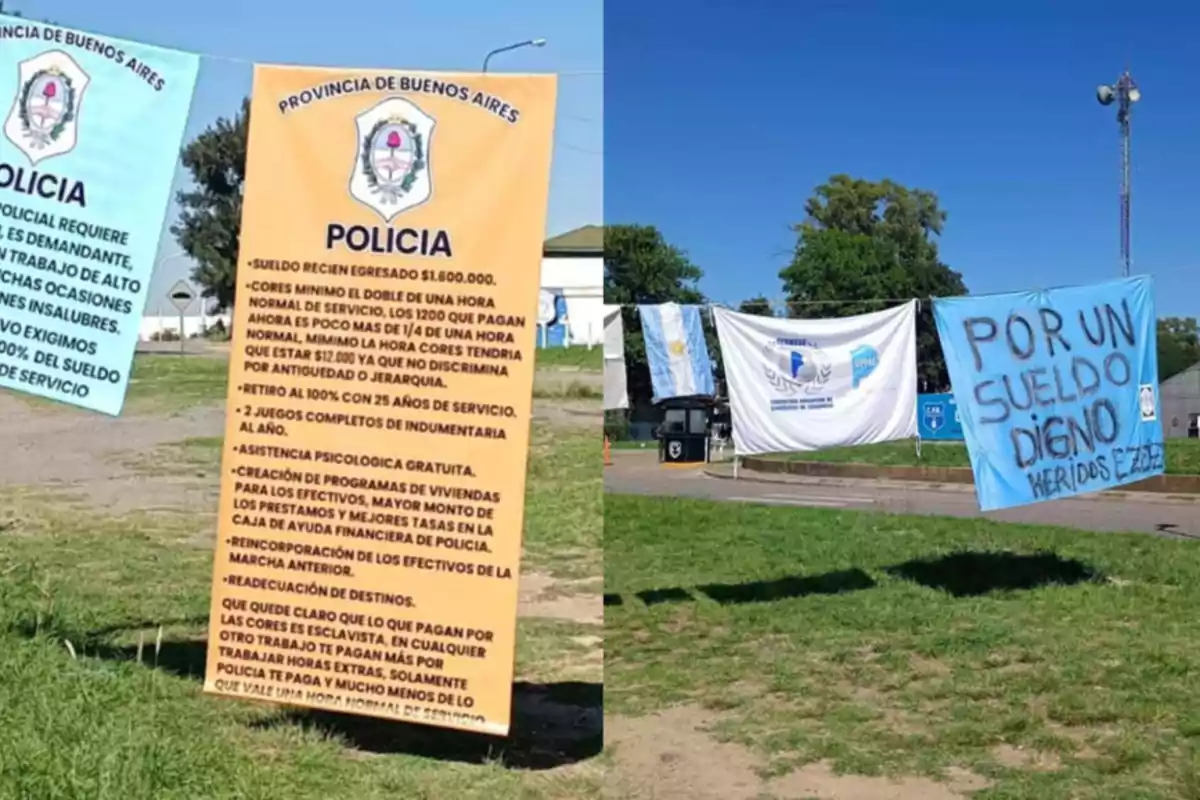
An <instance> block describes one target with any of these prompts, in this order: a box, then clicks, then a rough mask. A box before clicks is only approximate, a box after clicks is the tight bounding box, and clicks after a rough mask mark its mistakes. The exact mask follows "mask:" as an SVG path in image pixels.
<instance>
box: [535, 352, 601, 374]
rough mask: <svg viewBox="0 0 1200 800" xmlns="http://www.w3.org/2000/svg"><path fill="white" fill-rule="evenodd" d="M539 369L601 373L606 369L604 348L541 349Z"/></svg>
mask: <svg viewBox="0 0 1200 800" xmlns="http://www.w3.org/2000/svg"><path fill="white" fill-rule="evenodd" d="M537 366H538V369H584V370H590V371H593V372H600V371H602V370H603V369H604V348H603V347H593V348H592V349H591V350H589V349H588V348H586V347H540V348H538V351H537Z"/></svg>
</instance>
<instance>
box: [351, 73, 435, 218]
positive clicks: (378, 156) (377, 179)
mask: <svg viewBox="0 0 1200 800" xmlns="http://www.w3.org/2000/svg"><path fill="white" fill-rule="evenodd" d="M435 124H436V122H435V121H434V119H433V117H431V116H429V115H428V114H426V113H425V112H424V111H422V110H421V109H419V108H417V106H416V105H415V104H413V103H411V102H410V101H408V100H406V99H404V98H402V97H391V98H388V99H387V100H384V101H383V102H381V103H378V104H377V105H375V106H373V107H372V108H370V109H368V110H367V111H364V112H363V113H361V114H359V115H358V117H357V118H356V119H355V125H356V127H357V130H358V151H357V153H356V154H355V157H354V171H353V172H352V173H351V177H350V194H351V195H352V196H353V197H354V199H355V200H358V201H359V202H360V203H362V204H363V205H366V206H369V207H370V208H372V209H374V211H375V212H376V213H377V214H379V216H381V217H383V220H384V222H391V221H392V220H393V219H395V218H396V217H397V216H399V215H400V213H401V212H403V211H407V210H408V209H410V208H414V207H415V206H419V205H421V204H422V203H424V202H425V201H426V200H428V199H429V198H430V196H431V195H432V194H433V182H432V178H431V176H430V171H429V146H430V139H431V138H432V136H433V128H434V125H435Z"/></svg>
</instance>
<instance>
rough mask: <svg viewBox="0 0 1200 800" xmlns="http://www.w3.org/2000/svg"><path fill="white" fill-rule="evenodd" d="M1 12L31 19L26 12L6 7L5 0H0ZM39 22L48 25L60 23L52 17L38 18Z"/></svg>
mask: <svg viewBox="0 0 1200 800" xmlns="http://www.w3.org/2000/svg"><path fill="white" fill-rule="evenodd" d="M0 14H6V15H8V16H10V17H20V18H21V19H29V18H28V17H26V16H25V14H23V13H22V12H20V11H16V10H13V9H10V8H5V7H4V0H0ZM38 22H44V23H46V24H47V25H58V23H57V22H55V21H54V20H51V19H41V20H38Z"/></svg>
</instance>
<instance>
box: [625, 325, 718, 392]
mask: <svg viewBox="0 0 1200 800" xmlns="http://www.w3.org/2000/svg"><path fill="white" fill-rule="evenodd" d="M638 315H639V316H640V317H641V320H642V338H643V340H644V341H645V343H646V362H647V364H648V365H649V367H650V384H651V389H652V392H653V395H654V397H653V401H654V402H655V403H660V402H662V401H663V400H668V399H670V398H672V397H694V396H699V395H702V396H707V397H711V396H712V395H713V393H714V391H715V387H714V382H713V366H712V360H711V359H709V357H708V343H707V342H705V340H704V324H703V323H702V322H701V319H700V307H699V306H681V305H678V304H676V303H664V304H663V305H657V306H638Z"/></svg>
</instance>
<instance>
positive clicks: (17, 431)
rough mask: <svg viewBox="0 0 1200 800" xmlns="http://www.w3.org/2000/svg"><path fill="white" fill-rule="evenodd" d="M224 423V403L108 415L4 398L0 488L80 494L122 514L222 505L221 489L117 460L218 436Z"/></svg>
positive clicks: (0, 409)
mask: <svg viewBox="0 0 1200 800" xmlns="http://www.w3.org/2000/svg"><path fill="white" fill-rule="evenodd" d="M224 425H225V412H224V409H222V408H212V407H201V408H196V409H193V410H192V411H190V412H188V413H187V414H183V415H180V416H175V417H165V416H156V415H151V414H133V413H127V414H125V415H123V416H120V417H107V416H103V415H100V414H96V413H93V412H88V411H83V410H76V409H72V408H69V407H66V406H64V407H62V408H57V407H56V408H49V409H34V408H30V407H29V406H28V405H27V404H26V403H24V402H22V401H21V400H19V399H18V398H16V397H13V396H11V395H0V453H3V454H4V458H2V459H0V488H16V487H23V486H40V487H42V488H57V489H60V490H65V491H67V492H70V493H72V494H77V495H80V497H81V499H82V501H83V502H85V503H86V504H87V505H88V506H90V507H92V508H95V509H101V510H104V511H108V512H111V513H117V514H119V513H123V512H127V511H146V510H154V509H162V508H170V507H180V506H183V507H193V508H195V507H205V506H212V507H215V504H216V489H215V487H213V486H207V485H204V484H201V483H198V482H196V481H194V480H190V479H187V478H185V477H180V476H157V475H154V474H139V473H138V472H135V471H134V470H132V469H130V468H127V467H123V466H121V464H120V463H117V462H118V459H117V458H116V456H117V455H118V454H120V453H127V452H131V451H132V452H135V453H139V452H147V451H150V450H153V449H154V448H157V447H161V446H163V445H166V444H168V443H171V442H178V441H181V440H183V439H188V438H192V437H202V436H218V435H220V434H221V432H222V430H223V428H224Z"/></svg>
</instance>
